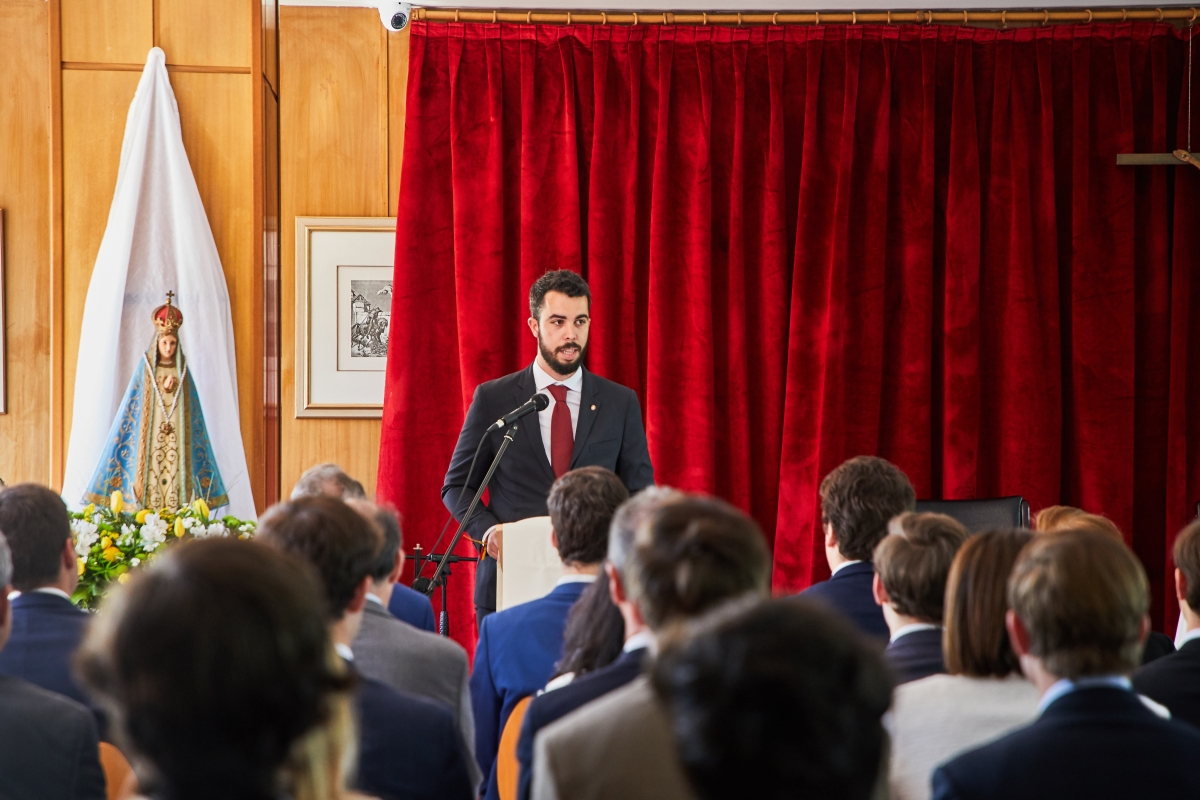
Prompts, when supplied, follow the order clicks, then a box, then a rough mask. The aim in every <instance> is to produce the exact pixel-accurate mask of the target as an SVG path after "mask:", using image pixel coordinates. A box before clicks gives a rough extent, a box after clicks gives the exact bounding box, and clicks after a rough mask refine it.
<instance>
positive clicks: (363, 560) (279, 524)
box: [254, 496, 382, 622]
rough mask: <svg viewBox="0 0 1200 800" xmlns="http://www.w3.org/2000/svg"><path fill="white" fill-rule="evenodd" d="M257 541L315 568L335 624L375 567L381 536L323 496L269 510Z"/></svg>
mask: <svg viewBox="0 0 1200 800" xmlns="http://www.w3.org/2000/svg"><path fill="white" fill-rule="evenodd" d="M254 538H255V539H256V540H258V541H261V542H263V543H265V544H269V545H271V546H273V547H277V548H279V549H280V550H283V551H285V552H288V553H291V554H292V555H295V556H299V557H300V558H302V559H304V560H305V561H307V562H308V563H309V564H311V565H312V566H313V567H315V568H316V570H317V575H318V576H319V577H320V578H321V583H322V585H323V586H324V587H325V595H326V599H327V600H328V603H329V618H330V620H332V621H334V622H336V621H337V620H339V619H341V618H342V616H343V615H345V613H346V608H347V607H348V606H349V605H350V602H351V601H352V600H353V599H354V592H355V590H356V589H358V585H359V584H360V583H362V580H363V578H366V577H367V576H369V575H370V574H371V570H372V569H373V568H374V567H375V556H376V555H377V554H378V553H379V548H380V544H381V541H380V540H381V538H382V537H381V535H380V533H379V530H378V529H377V528H376V527H375V525H374V524H373V523H372V522H369V521H368V520H366V519H365V518H364V517H363V516H362V515H361V514H359V513H358V512H357V511H355V510H354V509H352V508H350V506H348V505H346V504H345V503H343V502H342V501H341V500H338V499H337V498H335V497H325V496H319V497H301V498H299V499H297V500H290V501H288V502H286V503H279V504H278V505H275V506H272V507H271V508H269V509H267V512H266V513H265V514H263V516H262V519H261V520H259V523H258V530H257V533H256V534H255V537H254Z"/></svg>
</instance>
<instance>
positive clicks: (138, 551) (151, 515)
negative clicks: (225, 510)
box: [71, 492, 255, 608]
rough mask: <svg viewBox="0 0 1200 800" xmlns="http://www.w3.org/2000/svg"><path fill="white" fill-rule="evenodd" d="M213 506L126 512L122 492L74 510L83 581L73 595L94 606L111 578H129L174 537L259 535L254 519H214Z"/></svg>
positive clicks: (199, 502) (85, 605)
mask: <svg viewBox="0 0 1200 800" xmlns="http://www.w3.org/2000/svg"><path fill="white" fill-rule="evenodd" d="M210 516H211V513H210V512H209V509H208V505H207V504H206V503H205V502H204V501H203V500H200V499H198V500H196V501H195V502H194V503H192V504H191V505H190V506H184V507H183V508H181V509H179V510H178V511H175V512H172V511H168V510H167V509H165V508H164V509H161V510H158V511H154V510H153V509H149V508H143V509H141V510H136V509H135V510H127V508H126V505H125V500H124V498H123V497H122V496H121V493H120V492H113V493H112V497H110V498H109V504H108V506H107V507H105V506H96V505H95V504H91V505H88V506H87V507H86V508H85V509H83V511H77V512H71V532H72V533H73V534H74V536H75V554H76V555H77V556H78V557H79V558H78V561H79V585H78V586H77V587H76V588H75V593H74V594H73V595H72V596H71V600H73V601H74V602H75V603H76V604H77V605H79V606H81V607H83V608H94V607H95V606H96V605H97V603H99V601H100V599H101V598H102V597H103V596H104V592H105V589H106V588H107V587H108V584H109V583H110V582H112V581H119V582H121V583H124V582H125V581H127V580H129V570H131V569H135V568H136V567H138V566H140V565H141V564H145V563H147V562H149V561H152V560H154V557H155V556H156V555H157V554H158V551H159V548H161V547H163V546H164V545H165V544H167V543H168V542H170V541H172V540H174V539H200V538H203V537H206V536H237V537H239V538H242V539H248V538H249V537H251V536H253V535H254V526H255V523H254V522H248V521H246V520H240V519H238V518H236V517H230V516H225V517H220V518H218V519H210V518H209V517H210Z"/></svg>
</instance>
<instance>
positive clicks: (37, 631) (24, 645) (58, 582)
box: [0, 483, 104, 734]
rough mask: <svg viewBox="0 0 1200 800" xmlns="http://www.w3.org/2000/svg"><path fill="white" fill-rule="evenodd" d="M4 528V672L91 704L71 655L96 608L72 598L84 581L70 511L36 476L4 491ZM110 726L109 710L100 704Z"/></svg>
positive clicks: (0, 517) (0, 661)
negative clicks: (8, 569)
mask: <svg viewBox="0 0 1200 800" xmlns="http://www.w3.org/2000/svg"><path fill="white" fill-rule="evenodd" d="M0 532H2V533H3V534H4V535H5V537H6V538H7V539H8V543H9V547H10V548H11V550H12V560H13V575H12V583H13V588H15V589H16V590H17V591H19V592H20V593H21V594H20V595H18V596H17V597H15V598H13V600H12V638H10V639H9V642H8V646H7V647H6V648H4V652H3V653H0V675H12V676H13V677H17V678H24V679H25V680H27V681H29V682H30V683H35V684H37V685H38V686H40V687H42V688H43V689H48V690H49V691H51V692H58V693H59V694H61V695H66V696H67V697H69V698H71V699H72V700H75V701H76V702H79V703H83V704H84V705H87V706H91V703H90V701H89V699H88V697H87V696H86V695H85V694H84V693H83V690H82V689H80V688H79V685H78V684H77V683H76V682H75V678H74V676H73V675H72V674H71V657H72V656H73V655H74V654H75V651H76V649H78V647H79V643H80V642H81V641H83V636H84V633H86V631H87V625H88V620H89V619H90V616H89V615H88V613H87V612H86V611H83V610H82V609H80V608H78V607H76V606H75V604H74V603H72V602H71V593H72V592H74V591H75V587H76V586H77V585H78V583H79V569H78V560H77V558H76V554H75V541H74V539H73V538H72V536H71V519H70V517H69V516H68V515H67V507H66V505H64V504H63V501H62V498H61V497H59V496H58V494H57V493H55V492H53V491H51V490H50V489H47V488H46V487H45V486H38V485H37V484H34V483H21V484H17V485H16V486H12V487H10V488H8V489H5V490H3V491H2V492H0ZM93 713H95V714H96V724H97V725H98V726H99V728H100V732H101V734H103V733H104V718H103V715H102V714H101V713H100V712H99V711H98V710H97V709H95V708H93Z"/></svg>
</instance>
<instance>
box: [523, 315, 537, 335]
mask: <svg viewBox="0 0 1200 800" xmlns="http://www.w3.org/2000/svg"><path fill="white" fill-rule="evenodd" d="M525 322H526V324H528V325H529V332H530V333H532V334H533V338H535V339H536V338H538V321H537V320H536V319H534V318H533V317H530V318H529V319H527V320H526V321H525Z"/></svg>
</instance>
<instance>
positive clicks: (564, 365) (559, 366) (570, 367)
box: [538, 336, 587, 375]
mask: <svg viewBox="0 0 1200 800" xmlns="http://www.w3.org/2000/svg"><path fill="white" fill-rule="evenodd" d="M570 347H574V348H577V349H578V350H579V357H578V358H576V359H575V361H573V362H571V363H568V362H565V361H560V360H559V358H558V353H557V351H554V352H552V351H551V350H550V349H549V348H548V347H546V343H545V342H544V341H543V340H542V337H541V336H539V337H538V350H539V351H540V352H541V354H542V360H543V361H545V362H546V365H547V366H549V367H550V369H552V370H554V371H555V372H557V373H558V374H559V375H573V374H574V373H575V370H577V369H579V367H580V366H582V365H583V358H584V356H586V355H587V345H580V344H578V343H575V344H569V345H567V344H565V345H563V346H562V347H560V348H558V349H559V350H564V349H567V348H570Z"/></svg>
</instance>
